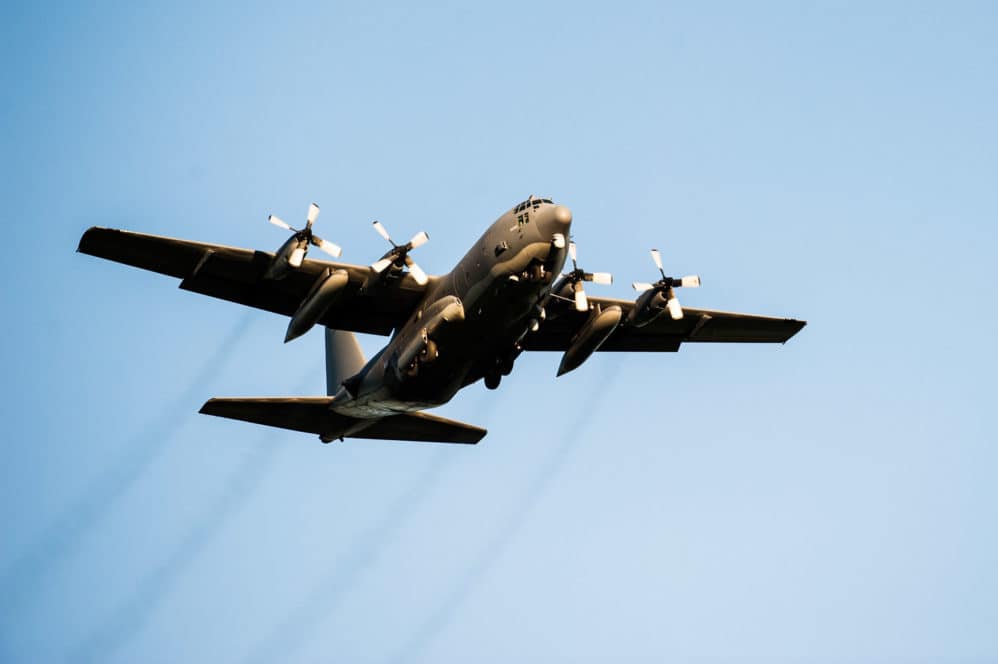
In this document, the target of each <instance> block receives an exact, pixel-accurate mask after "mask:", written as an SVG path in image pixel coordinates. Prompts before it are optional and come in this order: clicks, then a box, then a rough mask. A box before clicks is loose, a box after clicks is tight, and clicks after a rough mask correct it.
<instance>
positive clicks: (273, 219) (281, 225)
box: [267, 214, 294, 231]
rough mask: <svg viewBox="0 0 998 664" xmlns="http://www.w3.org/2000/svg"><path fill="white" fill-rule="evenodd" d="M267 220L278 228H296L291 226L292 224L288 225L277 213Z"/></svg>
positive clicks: (290, 229)
mask: <svg viewBox="0 0 998 664" xmlns="http://www.w3.org/2000/svg"><path fill="white" fill-rule="evenodd" d="M267 221H269V222H270V223H272V224H274V225H275V226H277V227H278V228H283V229H284V230H286V231H293V230H294V229H293V228H291V226H288V225H287V224H286V223H284V220H283V219H281V218H280V217H278V216H277V215H276V214H272V215H270V216H269V217H267Z"/></svg>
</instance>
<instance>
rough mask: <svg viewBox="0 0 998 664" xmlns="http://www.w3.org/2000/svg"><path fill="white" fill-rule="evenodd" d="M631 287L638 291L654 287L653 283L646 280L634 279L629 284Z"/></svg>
mask: <svg viewBox="0 0 998 664" xmlns="http://www.w3.org/2000/svg"><path fill="white" fill-rule="evenodd" d="M631 287H632V288H633V289H634V290H636V291H638V292H639V293H642V292H644V291H646V290H651V289H652V288H655V285H654V284H650V283H648V282H647V281H635V282H634V283H632V284H631Z"/></svg>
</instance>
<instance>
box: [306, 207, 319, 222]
mask: <svg viewBox="0 0 998 664" xmlns="http://www.w3.org/2000/svg"><path fill="white" fill-rule="evenodd" d="M318 216H319V206H318V205H316V204H315V203H312V204H311V205H309V206H308V220H307V222H306V223H305V228H312V224H314V223H315V220H316V218H318Z"/></svg>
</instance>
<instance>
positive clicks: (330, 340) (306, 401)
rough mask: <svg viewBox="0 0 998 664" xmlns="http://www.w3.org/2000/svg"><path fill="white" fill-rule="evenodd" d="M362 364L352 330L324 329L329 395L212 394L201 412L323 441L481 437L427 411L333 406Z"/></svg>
mask: <svg viewBox="0 0 998 664" xmlns="http://www.w3.org/2000/svg"><path fill="white" fill-rule="evenodd" d="M365 364H366V362H365V360H364V353H363V351H361V349H360V344H358V343H357V337H355V336H354V334H353V332H345V331H343V330H330V329H329V328H326V394H327V395H329V396H325V397H246V398H243V397H239V398H221V399H217V398H216V399H209V400H208V401H207V402H206V403H205V404H204V406H202V407H201V412H202V413H203V414H205V415H216V416H218V417H227V418H229V419H233V420H243V421H244V422H253V423H255V424H263V425H265V426H270V427H278V428H280V429H291V430H294V431H303V432H305V433H314V434H318V435H319V438H321V439H322V441H323V442H327V443H328V442H329V441H331V440H335V439H337V438H368V439H379V440H414V441H423V442H438V443H468V444H474V443H477V442H478V441H480V440H481V439H482V438H483V437H484V436H485V434H486V431H485V429H482V428H480V427H476V426H474V425H471V424H465V423H464V422H456V421H454V420H448V419H446V418H444V417H440V416H438V415H430V414H428V413H399V414H397V415H389V416H388V417H381V418H372V419H361V418H357V417H350V416H348V415H342V414H340V413H337V412H336V411H334V410H332V408H331V406H332V404H333V402H334V401H335V399H334V397H335V395H336V393H337V392H339V390H340V386H341V385H342V384H343V382H344V381H345V380H346V379H348V378H351V377H353V376H357V375H358V374H359V372H360V371H361V370H362V369H363V368H364V365H365ZM348 391H349V388H348ZM348 398H349V397H348Z"/></svg>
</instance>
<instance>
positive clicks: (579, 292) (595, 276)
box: [559, 242, 613, 311]
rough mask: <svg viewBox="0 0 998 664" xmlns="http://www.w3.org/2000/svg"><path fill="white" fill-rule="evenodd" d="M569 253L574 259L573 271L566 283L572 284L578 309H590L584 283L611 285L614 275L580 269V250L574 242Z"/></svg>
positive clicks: (566, 276) (570, 245) (571, 243)
mask: <svg viewBox="0 0 998 664" xmlns="http://www.w3.org/2000/svg"><path fill="white" fill-rule="evenodd" d="M568 255H569V257H571V259H572V271H571V272H569V273H568V274H566V275H565V283H567V284H571V285H572V291H573V292H574V294H575V295H574V299H575V309H576V311H589V298H587V297H586V291H585V288H583V286H582V283H583V282H585V281H591V282H593V283H594V284H600V285H602V286H609V285H610V284H612V283H613V275H612V274H610V273H609V272H586V271H585V270H581V269H579V264H578V262H577V261H578V252H577V250H576V248H575V243H574V242H570V243H569V244H568ZM559 290H560V289H559Z"/></svg>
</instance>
